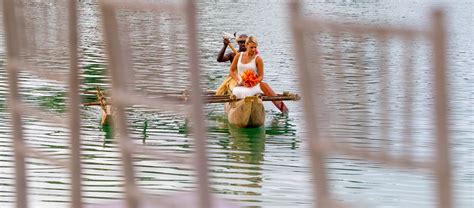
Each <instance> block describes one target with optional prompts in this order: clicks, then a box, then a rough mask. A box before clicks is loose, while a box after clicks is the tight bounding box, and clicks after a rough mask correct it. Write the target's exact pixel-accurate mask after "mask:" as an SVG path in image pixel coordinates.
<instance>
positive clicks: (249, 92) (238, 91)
mask: <svg viewBox="0 0 474 208" xmlns="http://www.w3.org/2000/svg"><path fill="white" fill-rule="evenodd" d="M242 56H244V53H242V54H240V57H239V61H238V62H237V73H238V77H239V81H242V80H241V79H242V78H241V76H242V74H243V73H244V71H245V70H247V69H251V70H253V71H254V72H255V74H258V72H257V63H256V61H255V60H256V59H257V57H258V55H256V56H255V57H254V58H253V59H252V60H251V61H250V62H249V63H246V64H243V63H242ZM232 94H234V95H235V96H236V97H237V98H245V97H247V96H253V95H256V94H263V91H262V89H261V88H260V83H258V84H257V85H255V86H253V87H245V86H235V87H234V88H233V89H232Z"/></svg>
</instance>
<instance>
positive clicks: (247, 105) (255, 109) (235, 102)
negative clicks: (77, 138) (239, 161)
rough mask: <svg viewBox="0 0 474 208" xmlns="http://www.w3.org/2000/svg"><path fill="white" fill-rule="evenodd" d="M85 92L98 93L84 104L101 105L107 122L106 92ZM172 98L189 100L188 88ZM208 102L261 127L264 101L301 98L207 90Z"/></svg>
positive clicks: (241, 123)
mask: <svg viewBox="0 0 474 208" xmlns="http://www.w3.org/2000/svg"><path fill="white" fill-rule="evenodd" d="M83 93H84V94H96V96H97V101H96V102H90V103H83V105H84V106H100V107H101V109H102V119H101V124H104V123H106V122H107V121H108V120H109V117H110V115H111V104H110V103H109V102H107V100H106V97H105V94H104V93H103V92H102V91H101V90H100V89H99V88H98V87H97V91H95V92H93V91H88V92H83ZM166 96H168V97H170V98H174V99H176V98H178V99H180V100H183V101H184V102H187V101H188V99H189V92H188V91H187V90H184V91H182V92H181V93H166ZM203 96H204V98H205V99H204V100H205V102H206V103H225V104H224V109H225V112H226V113H227V119H228V120H229V123H230V124H232V125H234V126H235V127H239V128H255V127H260V126H262V125H263V124H264V123H265V108H264V105H263V102H264V101H284V100H292V101H297V100H300V96H299V95H298V94H292V93H289V92H284V93H283V94H277V95H276V96H249V97H246V98H243V99H238V98H236V97H235V96H234V95H231V96H226V95H215V92H214V91H206V92H204V94H203Z"/></svg>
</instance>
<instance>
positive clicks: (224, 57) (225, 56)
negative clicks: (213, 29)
mask: <svg viewBox="0 0 474 208" xmlns="http://www.w3.org/2000/svg"><path fill="white" fill-rule="evenodd" d="M223 43H224V45H223V46H222V48H221V50H220V51H219V53H218V54H217V62H227V61H232V58H233V57H234V55H235V54H234V53H233V52H230V53H228V54H225V50H226V49H227V46H228V45H229V43H230V41H229V39H227V38H224V40H223Z"/></svg>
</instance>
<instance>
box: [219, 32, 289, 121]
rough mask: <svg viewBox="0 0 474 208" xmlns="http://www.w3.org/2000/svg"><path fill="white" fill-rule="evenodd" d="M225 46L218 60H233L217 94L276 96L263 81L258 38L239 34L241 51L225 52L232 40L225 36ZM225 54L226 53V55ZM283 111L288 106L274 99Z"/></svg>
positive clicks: (286, 110)
mask: <svg viewBox="0 0 474 208" xmlns="http://www.w3.org/2000/svg"><path fill="white" fill-rule="evenodd" d="M223 43H224V46H223V47H222V49H221V50H220V51H219V54H218V55H217V61H218V62H227V61H230V62H231V66H230V72H229V76H227V78H226V79H225V80H224V82H222V84H221V85H220V86H219V88H217V90H216V95H230V94H234V95H235V96H236V97H237V98H244V97H246V96H253V95H256V94H264V95H266V96H276V95H277V94H276V93H275V92H274V91H273V90H272V88H271V87H270V86H269V85H268V84H267V83H266V82H263V81H262V80H263V74H264V70H263V59H262V58H261V57H260V56H259V54H258V51H257V47H258V42H257V39H256V38H255V37H253V36H250V37H248V36H247V35H245V34H241V35H239V37H238V38H237V44H238V45H239V51H238V53H237V54H235V53H233V52H229V53H227V54H225V50H226V48H227V46H228V45H229V44H230V41H229V40H228V39H227V38H225V37H224V41H223ZM224 54H225V55H224ZM272 102H273V104H274V105H275V106H276V107H277V108H278V110H280V111H281V112H282V113H288V108H287V107H286V105H285V103H283V101H272Z"/></svg>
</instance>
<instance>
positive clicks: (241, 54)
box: [237, 52, 245, 64]
mask: <svg viewBox="0 0 474 208" xmlns="http://www.w3.org/2000/svg"><path fill="white" fill-rule="evenodd" d="M244 53H245V52H240V53H239V62H237V63H238V64H239V63H242V56H243V55H244Z"/></svg>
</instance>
